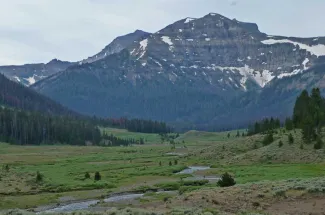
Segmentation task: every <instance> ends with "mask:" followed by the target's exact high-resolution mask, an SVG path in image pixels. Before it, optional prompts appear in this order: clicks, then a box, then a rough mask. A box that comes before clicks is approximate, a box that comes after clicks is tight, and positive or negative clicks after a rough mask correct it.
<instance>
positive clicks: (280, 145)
mask: <svg viewBox="0 0 325 215" xmlns="http://www.w3.org/2000/svg"><path fill="white" fill-rule="evenodd" d="M282 146H283V142H282V141H281V140H280V141H279V148H281V147H282Z"/></svg>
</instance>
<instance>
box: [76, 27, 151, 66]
mask: <svg viewBox="0 0 325 215" xmlns="http://www.w3.org/2000/svg"><path fill="white" fill-rule="evenodd" d="M149 35H150V33H148V32H145V31H141V30H136V31H135V32H133V33H130V34H127V35H123V36H119V37H117V38H115V39H114V40H113V41H112V42H111V43H110V44H109V45H107V46H106V47H105V48H104V49H103V50H102V51H101V52H99V53H98V54H96V55H94V56H92V57H89V58H87V59H85V60H82V61H81V62H82V63H92V62H95V61H97V60H101V59H103V58H105V57H106V56H108V55H111V54H115V53H119V52H120V51H122V50H123V49H125V48H126V47H128V46H130V45H132V44H133V43H137V42H139V41H141V40H143V39H146V38H147V37H149Z"/></svg>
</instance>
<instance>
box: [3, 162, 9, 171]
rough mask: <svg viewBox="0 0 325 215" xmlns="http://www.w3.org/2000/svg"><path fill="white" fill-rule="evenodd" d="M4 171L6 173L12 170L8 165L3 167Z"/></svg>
mask: <svg viewBox="0 0 325 215" xmlns="http://www.w3.org/2000/svg"><path fill="white" fill-rule="evenodd" d="M3 169H4V170H5V171H6V172H9V170H10V168H9V165H8V164H6V165H5V166H4V167H3Z"/></svg>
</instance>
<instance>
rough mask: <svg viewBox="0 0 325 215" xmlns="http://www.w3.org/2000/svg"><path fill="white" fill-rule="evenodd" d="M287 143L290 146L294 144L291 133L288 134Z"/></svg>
mask: <svg viewBox="0 0 325 215" xmlns="http://www.w3.org/2000/svg"><path fill="white" fill-rule="evenodd" d="M288 141H289V144H290V145H291V144H293V142H294V139H293V136H292V134H291V133H290V134H289V136H288Z"/></svg>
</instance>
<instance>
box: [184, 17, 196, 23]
mask: <svg viewBox="0 0 325 215" xmlns="http://www.w3.org/2000/svg"><path fill="white" fill-rule="evenodd" d="M193 20H195V18H189V17H188V18H186V19H185V22H184V23H189V22H191V21H193Z"/></svg>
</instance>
